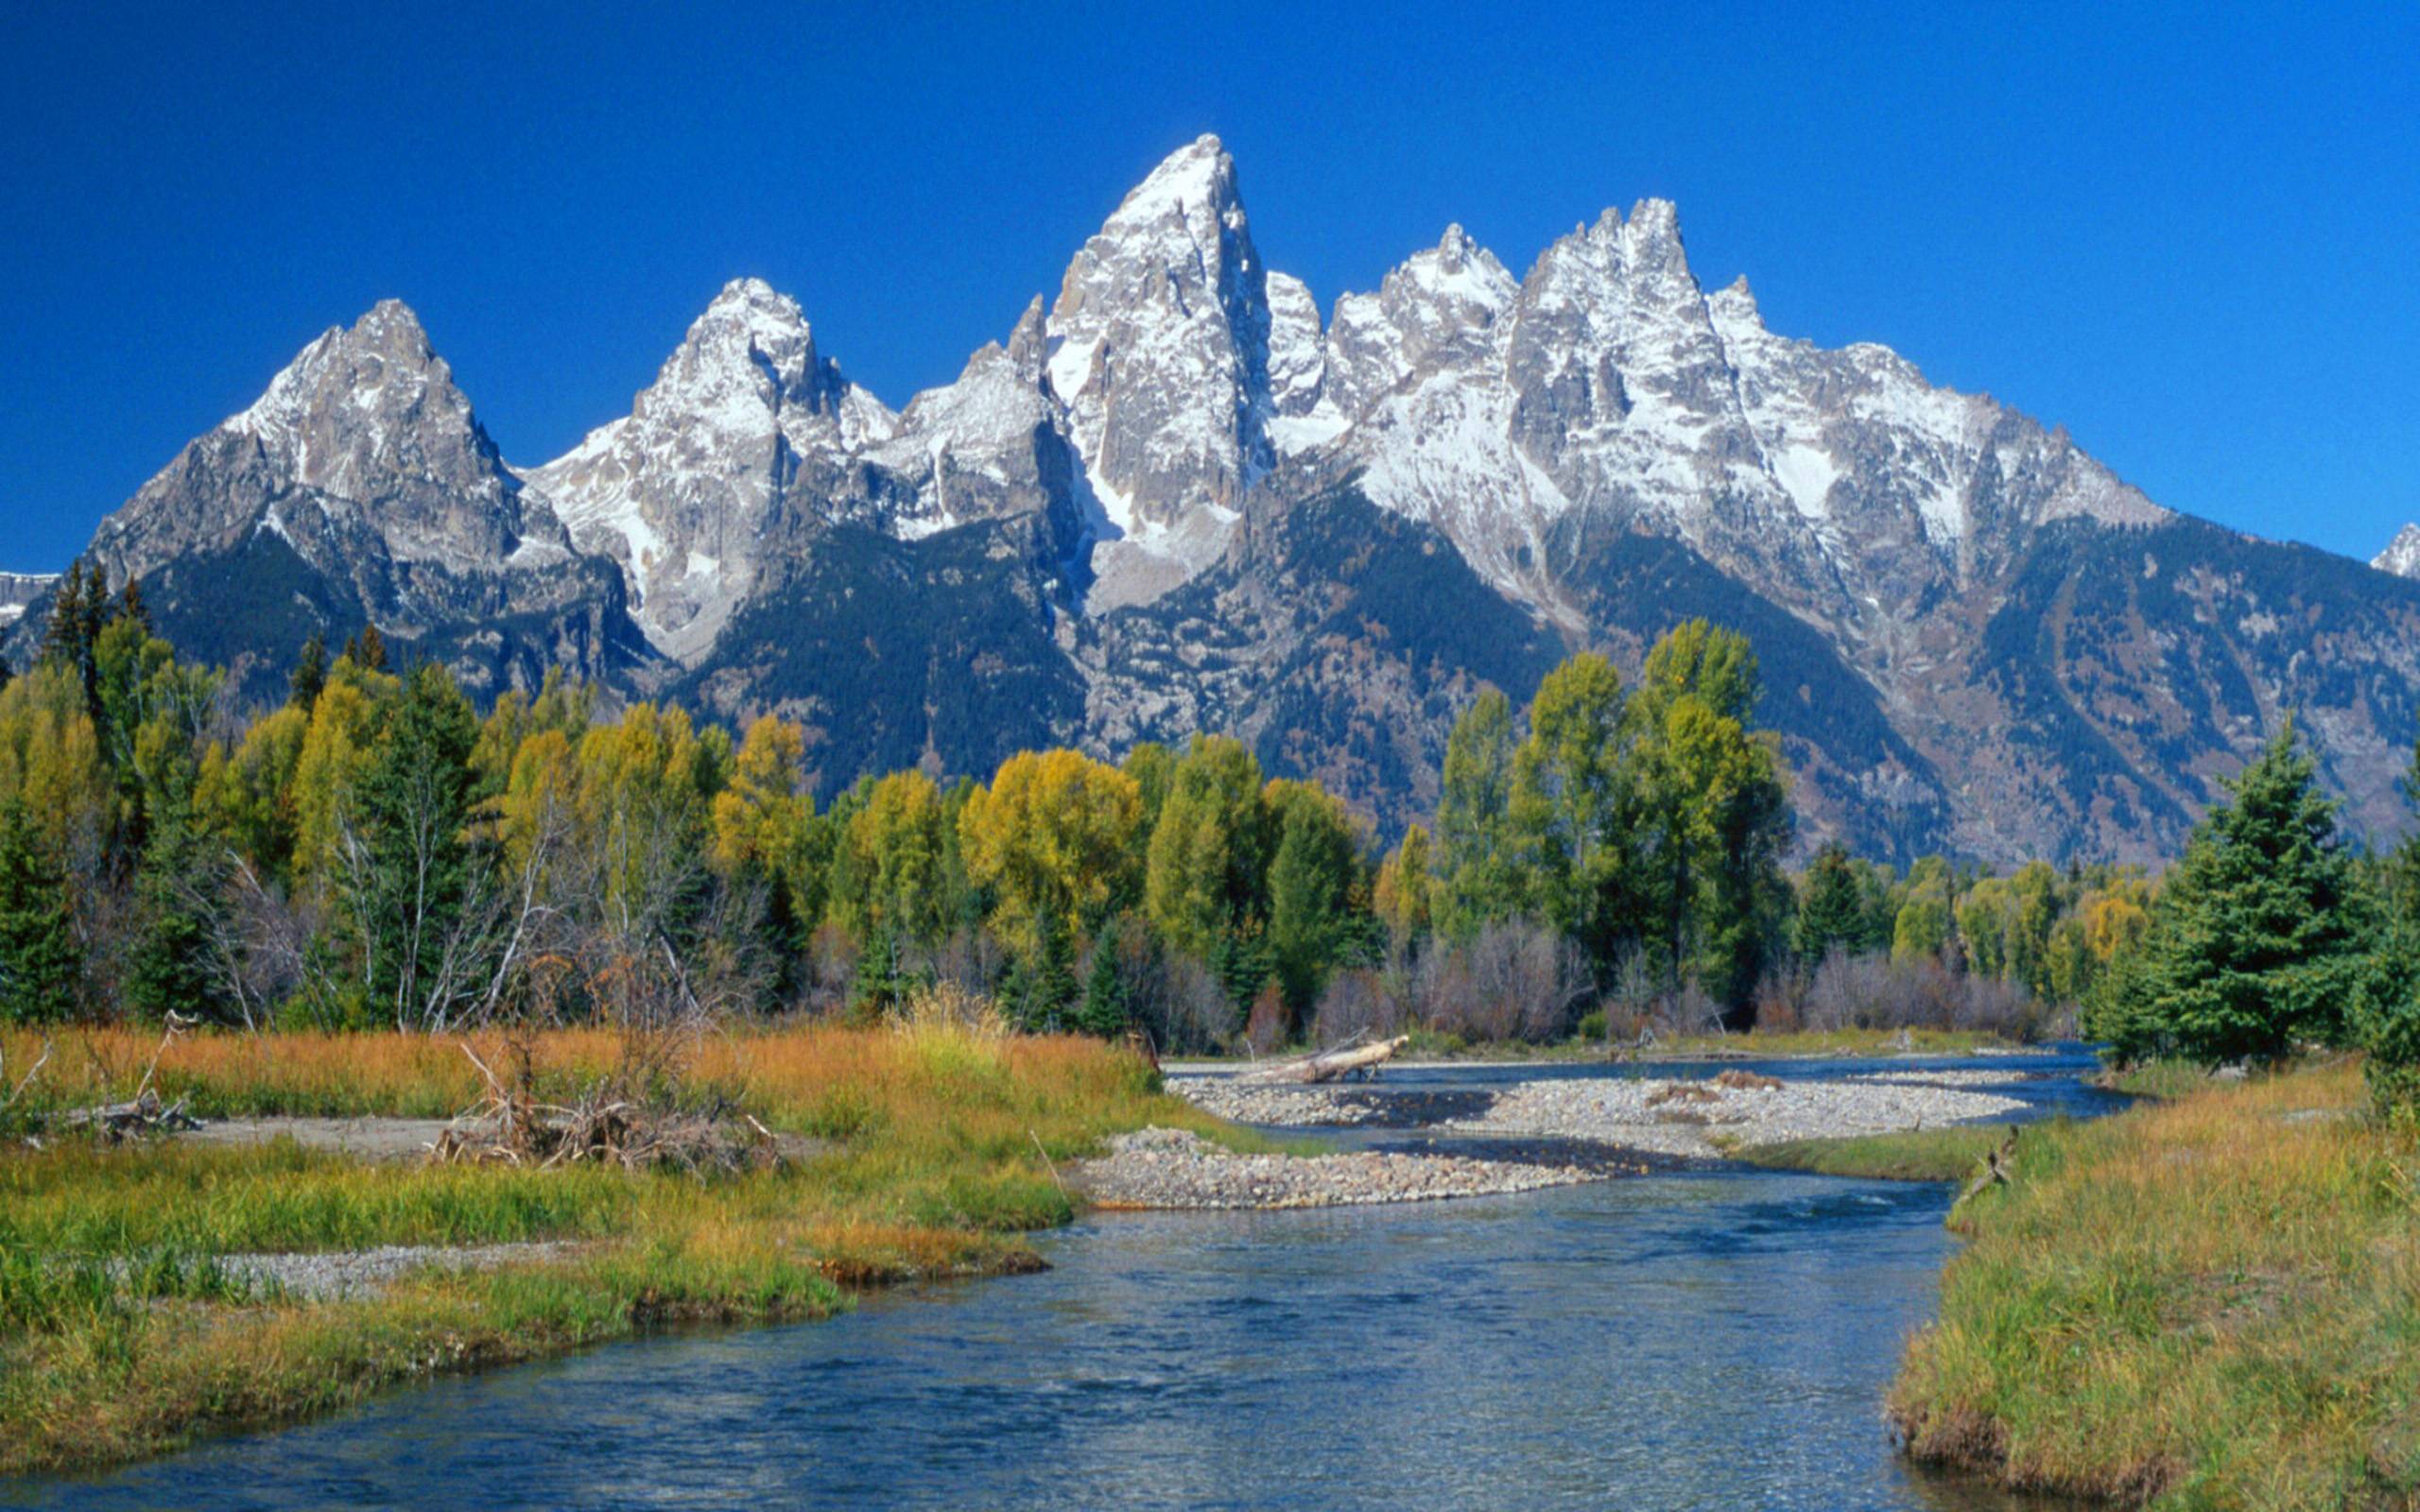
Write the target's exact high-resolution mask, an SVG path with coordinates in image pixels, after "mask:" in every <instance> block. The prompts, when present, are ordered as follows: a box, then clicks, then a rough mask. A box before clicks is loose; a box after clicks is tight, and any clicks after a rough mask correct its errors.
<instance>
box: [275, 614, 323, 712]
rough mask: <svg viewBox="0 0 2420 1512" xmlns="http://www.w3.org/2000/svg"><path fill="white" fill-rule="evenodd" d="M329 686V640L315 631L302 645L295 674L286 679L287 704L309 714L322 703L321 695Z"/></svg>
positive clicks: (295, 665) (295, 664)
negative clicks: (315, 706)
mask: <svg viewBox="0 0 2420 1512" xmlns="http://www.w3.org/2000/svg"><path fill="white" fill-rule="evenodd" d="M327 685H328V638H327V637H326V636H324V635H321V634H320V632H319V631H317V630H313V631H312V632H311V638H310V639H309V640H307V641H305V642H303V643H302V656H301V657H300V658H298V659H297V660H296V662H295V663H294V671H293V673H292V674H291V675H290V676H288V677H287V679H285V686H286V690H287V694H288V697H287V700H286V701H287V702H289V703H291V704H293V705H294V707H295V708H297V709H300V710H302V712H303V713H306V714H307V713H310V712H311V710H312V708H313V706H314V705H316V704H318V703H319V701H320V693H321V691H322V690H324V689H325V688H326V687H327Z"/></svg>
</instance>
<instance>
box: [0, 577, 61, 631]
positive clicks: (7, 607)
mask: <svg viewBox="0 0 2420 1512" xmlns="http://www.w3.org/2000/svg"><path fill="white" fill-rule="evenodd" d="M58 580H59V575H58V574H56V573H0V630H5V629H7V628H8V627H9V626H11V625H13V624H15V623H16V622H17V621H18V620H19V619H20V618H21V617H23V616H24V614H25V612H26V607H27V606H28V605H30V604H32V603H33V601H34V600H36V599H38V598H40V597H42V595H43V594H44V593H49V592H50V585H51V584H53V583H55V582H57V581H58Z"/></svg>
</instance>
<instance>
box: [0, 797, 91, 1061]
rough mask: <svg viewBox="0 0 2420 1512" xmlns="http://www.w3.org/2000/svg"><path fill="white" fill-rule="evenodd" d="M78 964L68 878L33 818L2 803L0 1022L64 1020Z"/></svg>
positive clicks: (72, 1001)
mask: <svg viewBox="0 0 2420 1512" xmlns="http://www.w3.org/2000/svg"><path fill="white" fill-rule="evenodd" d="M78 965H79V956H78V952H77V949H76V931H75V922H74V919H73V917H72V916H71V915H70V914H69V912H68V898H67V881H66V878H65V877H64V876H63V875H62V874H61V870H60V868H59V865H58V863H57V862H56V861H54V860H53V859H52V858H51V857H50V856H49V854H48V853H47V852H46V851H45V850H44V848H43V841H42V835H41V833H40V831H39V830H38V829H37V828H36V826H35V824H34V820H33V816H32V815H31V814H30V813H29V812H28V811H27V810H26V805H25V804H24V803H23V802H22V801H20V800H19V799H9V800H8V801H7V802H6V803H0V1022H9V1023H38V1022H46V1021H48V1020H52V1019H61V1018H64V1017H66V1016H67V1015H68V1014H69V1013H70V1012H71V1011H73V1010H74V1008H75V1005H76V988H77V978H78Z"/></svg>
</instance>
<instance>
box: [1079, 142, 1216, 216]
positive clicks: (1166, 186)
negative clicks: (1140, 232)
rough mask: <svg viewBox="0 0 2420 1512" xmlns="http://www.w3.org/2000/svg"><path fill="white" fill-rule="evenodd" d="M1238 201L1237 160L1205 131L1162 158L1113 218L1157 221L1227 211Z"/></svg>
mask: <svg viewBox="0 0 2420 1512" xmlns="http://www.w3.org/2000/svg"><path fill="white" fill-rule="evenodd" d="M1235 201H1236V160H1235V159H1234V158H1232V157H1230V156H1228V154H1227V149H1226V147H1225V146H1223V145H1222V144H1220V142H1219V139H1218V138H1217V137H1215V136H1212V135H1210V134H1209V133H1208V132H1206V131H1205V132H1203V133H1202V134H1201V136H1198V137H1196V138H1194V139H1193V140H1192V141H1191V142H1189V143H1187V144H1186V145H1185V146H1181V147H1179V148H1177V149H1176V150H1175V151H1174V152H1171V153H1169V154H1168V155H1167V157H1165V158H1162V159H1161V160H1160V163H1159V166H1157V167H1155V168H1153V169H1152V170H1151V171H1150V173H1149V174H1147V175H1146V176H1145V177H1144V179H1143V181H1142V182H1141V183H1138V184H1136V185H1135V186H1134V187H1133V188H1132V189H1131V190H1129V191H1128V192H1127V195H1126V198H1124V199H1123V200H1121V201H1120V202H1119V204H1118V206H1117V213H1116V214H1115V215H1112V216H1111V217H1110V219H1111V222H1112V224H1115V223H1116V222H1118V221H1128V220H1142V219H1151V220H1157V219H1160V218H1163V217H1164V216H1166V215H1167V214H1168V213H1169V212H1171V211H1176V212H1178V213H1180V214H1184V213H1187V212H1190V211H1192V210H1195V209H1198V208H1201V207H1202V206H1210V207H1212V208H1214V209H1216V210H1218V211H1220V212H1224V211H1226V210H1229V209H1231V208H1234V206H1235Z"/></svg>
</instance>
